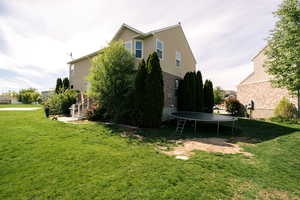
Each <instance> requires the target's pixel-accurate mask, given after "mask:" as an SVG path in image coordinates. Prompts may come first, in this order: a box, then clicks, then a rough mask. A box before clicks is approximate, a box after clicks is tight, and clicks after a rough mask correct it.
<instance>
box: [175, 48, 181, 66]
mask: <svg viewBox="0 0 300 200" xmlns="http://www.w3.org/2000/svg"><path fill="white" fill-rule="evenodd" d="M177 53H179V55H180V59H179V61H180V62H179V66H177V63H176V61H177ZM175 66H176V67H181V66H182V54H181V52H180V51H176V52H175Z"/></svg>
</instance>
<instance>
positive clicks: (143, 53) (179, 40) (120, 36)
mask: <svg viewBox="0 0 300 200" xmlns="http://www.w3.org/2000/svg"><path fill="white" fill-rule="evenodd" d="M112 40H115V41H118V40H122V41H123V42H124V46H125V48H126V49H127V50H128V51H129V52H131V53H132V55H133V56H134V57H135V63H136V66H137V65H138V63H139V62H140V61H141V60H142V59H145V60H146V59H147V57H148V55H149V54H151V53H152V52H157V54H158V56H159V58H160V64H161V68H162V71H163V79H164V93H165V103H164V104H165V105H164V111H163V116H164V117H166V116H167V115H168V114H169V113H170V112H173V111H174V110H176V89H177V87H178V81H179V80H180V79H182V78H183V77H184V75H185V73H186V72H188V71H195V70H196V59H195V57H194V55H193V53H192V50H191V48H190V46H189V44H188V41H187V39H186V37H185V34H184V32H183V29H182V27H181V24H180V23H178V24H176V25H173V26H169V27H166V28H162V29H159V30H154V31H150V32H147V33H143V32H141V31H139V30H137V29H135V28H132V27H130V26H128V25H126V24H123V25H122V26H121V27H120V28H119V30H118V31H117V33H116V34H115V35H114V37H113V38H112ZM100 53H101V50H99V51H96V52H93V53H91V54H88V55H85V56H83V57H80V58H78V59H74V60H72V61H70V62H69V63H68V64H69V70H70V73H69V74H70V75H69V79H70V85H71V87H72V88H73V89H75V90H79V91H82V92H84V91H85V90H86V88H87V85H88V83H87V81H86V76H87V75H88V73H89V70H90V67H91V64H90V61H91V59H92V58H93V57H94V56H96V55H98V54H100Z"/></svg>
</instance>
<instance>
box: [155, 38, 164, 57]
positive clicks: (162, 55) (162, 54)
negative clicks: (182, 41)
mask: <svg viewBox="0 0 300 200" xmlns="http://www.w3.org/2000/svg"><path fill="white" fill-rule="evenodd" d="M158 41H159V42H160V43H161V45H162V53H161V58H159V59H161V60H164V56H165V44H164V42H163V41H161V40H159V39H156V41H155V52H157V49H158V48H157V42H158Z"/></svg>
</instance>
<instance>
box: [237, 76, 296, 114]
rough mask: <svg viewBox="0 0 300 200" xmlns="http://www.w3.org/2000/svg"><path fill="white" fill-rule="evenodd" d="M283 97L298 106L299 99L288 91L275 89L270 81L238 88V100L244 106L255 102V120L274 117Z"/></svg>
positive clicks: (243, 85)
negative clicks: (274, 112)
mask: <svg viewBox="0 0 300 200" xmlns="http://www.w3.org/2000/svg"><path fill="white" fill-rule="evenodd" d="M283 97H286V98H287V99H289V101H291V102H292V103H293V104H295V105H296V106H297V97H295V96H291V95H290V94H289V92H288V90H286V89H281V88H273V87H272V86H271V83H270V81H262V82H254V83H247V84H241V85H238V87H237V98H238V100H239V101H240V102H241V103H242V104H248V103H250V101H251V100H253V101H254V104H255V110H254V111H253V117H254V118H269V117H272V115H273V111H274V109H275V107H276V106H277V104H278V103H279V101H280V100H281V99H282V98H283Z"/></svg>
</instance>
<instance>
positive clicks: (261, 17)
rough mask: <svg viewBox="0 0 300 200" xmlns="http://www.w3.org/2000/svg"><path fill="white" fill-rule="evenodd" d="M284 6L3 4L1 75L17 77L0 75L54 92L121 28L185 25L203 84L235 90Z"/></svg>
mask: <svg viewBox="0 0 300 200" xmlns="http://www.w3.org/2000/svg"><path fill="white" fill-rule="evenodd" d="M279 2H280V0H271V1H270V0H252V1H240V0H232V1H228V2H227V1H226V3H225V2H221V1H219V0H206V1H192V0H186V1H176V3H175V2H174V1H173V0H166V1H163V2H160V3H159V4H153V3H152V2H150V1H147V0H131V1H118V0H109V1H98V0H90V1H88V3H87V2H83V1H81V0H73V1H68V0H52V1H37V0H3V1H1V3H0V4H1V5H2V7H4V8H5V9H6V10H5V12H3V14H2V15H1V14H0V37H1V38H0V46H1V47H0V70H5V71H10V72H11V73H15V77H14V78H12V77H10V78H9V80H8V78H7V73H4V72H1V71H0V72H1V74H0V84H1V85H2V87H3V85H4V86H6V85H7V86H8V85H10V86H11V87H24V86H25V85H26V86H27V85H29V86H32V87H39V88H47V87H48V88H49V87H53V86H54V84H55V80H56V78H57V77H62V76H66V75H67V69H68V66H67V64H66V63H67V61H68V60H69V56H68V54H69V53H70V52H72V53H73V56H74V57H80V56H82V55H85V54H88V53H90V52H93V51H95V50H98V49H100V48H102V47H104V46H105V45H106V44H107V42H109V41H110V40H111V38H112V36H113V35H114V34H115V32H116V31H117V29H118V28H119V26H120V25H121V24H122V23H124V22H125V23H128V24H129V25H132V26H133V27H136V28H137V29H140V30H141V31H145V32H146V31H150V30H153V29H157V28H161V27H164V26H168V25H173V24H176V23H178V22H179V21H180V22H182V25H183V28H184V32H185V33H186V36H187V38H188V40H189V43H190V45H191V47H192V50H193V52H194V54H195V56H196V59H197V61H198V66H197V67H198V68H199V69H200V70H201V71H203V74H204V76H207V78H210V79H212V80H213V81H214V82H215V85H220V86H221V87H222V88H224V89H235V85H236V84H237V83H238V82H239V80H241V79H243V76H246V75H247V74H246V73H248V72H251V70H252V68H251V67H250V65H249V64H245V63H250V59H251V57H252V56H254V55H255V54H256V53H257V52H258V50H260V48H262V47H263V46H264V44H265V42H264V40H263V39H264V38H266V36H267V34H268V31H269V30H270V28H272V26H273V25H274V19H273V17H272V11H274V10H275V9H276V6H277V5H278V3H279ZM1 5H0V8H1ZM170 5H172V6H170ZM1 43H2V44H1ZM233 75H234V76H233ZM228 77H235V78H234V79H233V78H228ZM204 78H205V77H204ZM25 83H26V84H25Z"/></svg>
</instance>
